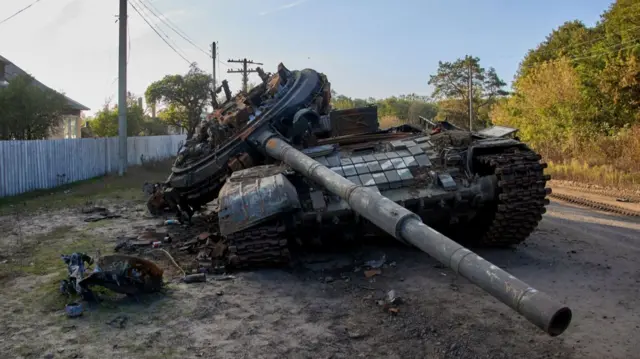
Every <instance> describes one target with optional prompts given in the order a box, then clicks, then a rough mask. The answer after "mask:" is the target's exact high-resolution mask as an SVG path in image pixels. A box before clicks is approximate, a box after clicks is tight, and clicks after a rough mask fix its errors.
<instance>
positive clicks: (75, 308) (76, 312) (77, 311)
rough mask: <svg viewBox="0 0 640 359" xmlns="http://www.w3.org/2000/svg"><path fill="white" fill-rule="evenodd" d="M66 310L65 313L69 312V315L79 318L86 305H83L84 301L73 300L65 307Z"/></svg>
mask: <svg viewBox="0 0 640 359" xmlns="http://www.w3.org/2000/svg"><path fill="white" fill-rule="evenodd" d="M64 311H65V313H67V317H69V318H77V317H79V316H81V315H82V313H83V312H84V307H83V306H82V303H77V302H73V303H69V304H67V305H66V306H65V308H64Z"/></svg>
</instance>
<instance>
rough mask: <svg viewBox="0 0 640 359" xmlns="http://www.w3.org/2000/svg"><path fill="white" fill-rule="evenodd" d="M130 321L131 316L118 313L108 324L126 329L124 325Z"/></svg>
mask: <svg viewBox="0 0 640 359" xmlns="http://www.w3.org/2000/svg"><path fill="white" fill-rule="evenodd" d="M128 321H129V317H128V316H126V315H118V316H117V317H115V318H113V319H111V320H110V321H109V322H108V323H107V324H108V325H110V326H112V327H116V328H120V329H124V327H125V325H126V324H127V322H128Z"/></svg>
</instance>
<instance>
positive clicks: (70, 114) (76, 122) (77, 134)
mask: <svg viewBox="0 0 640 359" xmlns="http://www.w3.org/2000/svg"><path fill="white" fill-rule="evenodd" d="M25 74H27V72H25V71H24V70H22V69H21V68H19V67H18V66H16V65H15V64H14V63H12V62H11V61H9V60H7V59H6V58H4V57H2V56H1V55H0V87H4V86H7V85H8V84H9V82H11V79H13V78H15V77H16V76H19V75H25ZM34 85H36V86H38V87H40V88H42V89H47V90H51V91H55V90H52V89H51V88H49V87H47V86H45V85H44V84H43V83H41V82H40V81H38V80H36V79H34ZM65 98H66V99H67V106H68V108H67V110H66V112H65V114H64V118H63V120H62V123H61V124H60V126H58V127H57V128H55V129H52V130H51V134H50V136H49V139H61V138H81V127H82V118H81V114H82V111H88V110H89V108H88V107H86V106H84V105H82V104H80V103H79V102H77V101H74V100H72V99H70V98H68V97H66V96H65Z"/></svg>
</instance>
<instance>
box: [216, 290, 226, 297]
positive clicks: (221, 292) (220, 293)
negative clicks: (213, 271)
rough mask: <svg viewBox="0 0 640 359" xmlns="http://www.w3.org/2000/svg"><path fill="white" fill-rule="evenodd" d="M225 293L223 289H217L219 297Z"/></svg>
mask: <svg viewBox="0 0 640 359" xmlns="http://www.w3.org/2000/svg"><path fill="white" fill-rule="evenodd" d="M223 294H224V292H223V291H221V290H219V291H217V292H216V295H217V296H218V297H219V296H221V295H223Z"/></svg>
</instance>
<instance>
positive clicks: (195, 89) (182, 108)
mask: <svg viewBox="0 0 640 359" xmlns="http://www.w3.org/2000/svg"><path fill="white" fill-rule="evenodd" d="M211 84H212V78H211V76H210V75H207V74H205V73H204V72H203V71H202V70H200V69H199V68H198V67H197V66H196V65H195V64H193V65H191V67H190V69H189V72H188V73H187V74H186V75H184V76H183V75H167V76H165V77H164V78H163V79H162V80H159V81H156V82H154V83H152V84H151V85H149V87H148V88H147V91H146V92H145V97H146V100H147V103H150V104H155V103H157V102H160V103H161V104H162V105H164V106H166V107H167V108H171V109H172V110H171V111H173V113H179V114H180V116H168V117H167V116H165V117H164V118H166V119H167V123H168V124H170V125H173V126H177V127H180V128H184V129H185V130H186V131H187V139H190V138H191V137H193V135H194V134H195V132H196V127H197V126H198V124H199V123H200V121H201V118H202V113H203V112H204V109H205V107H206V106H207V104H208V103H209V101H210V100H211ZM161 118H162V117H161Z"/></svg>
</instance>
